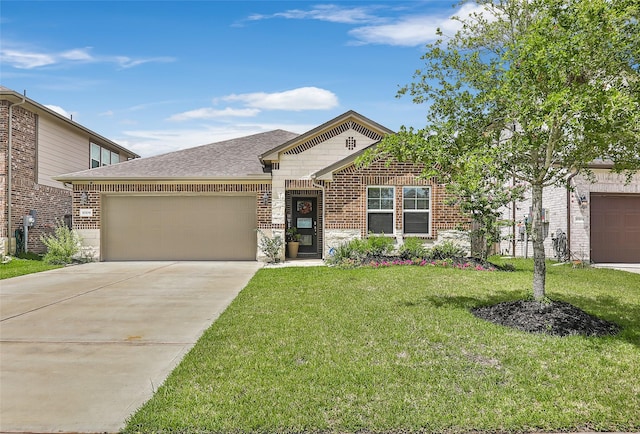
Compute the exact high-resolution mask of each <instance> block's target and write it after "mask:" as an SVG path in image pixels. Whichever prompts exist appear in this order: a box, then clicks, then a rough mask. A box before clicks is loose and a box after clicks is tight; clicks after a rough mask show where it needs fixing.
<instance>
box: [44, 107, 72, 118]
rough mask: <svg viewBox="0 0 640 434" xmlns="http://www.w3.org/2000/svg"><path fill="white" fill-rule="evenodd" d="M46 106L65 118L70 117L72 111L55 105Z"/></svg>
mask: <svg viewBox="0 0 640 434" xmlns="http://www.w3.org/2000/svg"><path fill="white" fill-rule="evenodd" d="M45 107H46V108H48V109H49V110H53V111H54V112H56V113H58V114H59V115H62V116H64V117H65V118H69V119H71V116H72V114H73V113H70V112H68V111H66V110H65V109H63V108H62V107H60V106H57V105H45Z"/></svg>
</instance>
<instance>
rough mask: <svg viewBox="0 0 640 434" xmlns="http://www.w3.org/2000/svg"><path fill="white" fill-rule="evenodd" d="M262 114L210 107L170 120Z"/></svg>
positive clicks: (251, 110)
mask: <svg viewBox="0 0 640 434" xmlns="http://www.w3.org/2000/svg"><path fill="white" fill-rule="evenodd" d="M258 113H260V110H258V109H250V108H246V109H233V108H230V107H227V108H225V109H222V110H216V109H213V108H210V107H204V108H199V109H195V110H189V111H186V112H182V113H177V114H175V115H173V116H171V117H169V119H168V120H170V121H188V120H195V119H218V118H227V117H253V116H256V115H257V114H258Z"/></svg>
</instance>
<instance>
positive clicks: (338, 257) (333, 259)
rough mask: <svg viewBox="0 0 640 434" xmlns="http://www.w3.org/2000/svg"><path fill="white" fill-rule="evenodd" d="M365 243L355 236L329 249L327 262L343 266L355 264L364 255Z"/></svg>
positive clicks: (357, 263)
mask: <svg viewBox="0 0 640 434" xmlns="http://www.w3.org/2000/svg"><path fill="white" fill-rule="evenodd" d="M365 255H366V253H365V243H364V242H363V240H361V239H359V238H356V239H354V240H351V241H348V242H346V243H342V244H340V245H339V246H337V247H334V248H332V249H331V254H330V256H329V257H328V258H327V261H326V262H327V264H329V265H338V266H344V267H350V266H357V265H359V263H360V261H362V259H363V258H364V257H365Z"/></svg>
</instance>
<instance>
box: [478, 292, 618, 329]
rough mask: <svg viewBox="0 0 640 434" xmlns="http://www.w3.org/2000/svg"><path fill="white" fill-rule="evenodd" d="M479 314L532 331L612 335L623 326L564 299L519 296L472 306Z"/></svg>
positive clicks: (505, 324)
mask: <svg viewBox="0 0 640 434" xmlns="http://www.w3.org/2000/svg"><path fill="white" fill-rule="evenodd" d="M471 313H473V314H474V315H475V316H477V317H478V318H482V319H485V320H487V321H491V322H492V323H495V324H500V325H504V326H507V327H513V328H515V329H518V330H522V331H525V332H530V333H544V334H548V335H555V336H569V335H582V336H611V335H615V334H617V333H618V332H619V331H620V327H619V326H618V325H617V324H614V323H612V322H609V321H605V320H603V319H601V318H598V317H595V316H593V315H590V314H588V313H586V312H585V311H583V310H581V309H579V308H577V307H575V306H573V305H571V304H569V303H565V302H563V301H549V302H538V301H534V300H519V301H509V302H504V303H498V304H495V305H493V306H484V307H478V308H475V309H472V310H471Z"/></svg>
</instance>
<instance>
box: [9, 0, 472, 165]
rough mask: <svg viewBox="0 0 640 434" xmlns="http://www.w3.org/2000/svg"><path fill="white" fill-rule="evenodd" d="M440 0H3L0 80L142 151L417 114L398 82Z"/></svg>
mask: <svg viewBox="0 0 640 434" xmlns="http://www.w3.org/2000/svg"><path fill="white" fill-rule="evenodd" d="M454 4H455V2H453V1H445V0H442V1H437V0H434V1H407V2H405V1H396V0H387V1H334V2H322V1H288V2H287V1H269V0H262V1H212V0H209V1H206V0H200V1H38V2H36V1H24V0H23V1H12V0H3V1H2V5H1V6H0V25H1V30H0V32H1V33H0V37H1V44H0V52H1V53H0V54H1V58H0V68H1V69H0V84H2V85H3V86H6V87H8V88H10V89H13V90H16V91H18V92H23V91H24V90H26V92H27V96H28V97H29V98H32V99H34V100H35V101H37V102H39V103H41V104H43V105H46V106H48V107H50V108H52V109H54V110H56V111H58V112H60V113H63V114H65V115H67V116H71V115H73V120H74V121H76V122H79V123H80V124H82V125H84V126H85V127H87V128H89V129H91V130H93V131H95V132H97V133H99V134H101V135H103V136H105V137H107V138H109V139H111V140H113V141H115V142H116V143H119V144H121V145H123V146H125V147H127V148H129V149H132V150H133V151H135V152H137V153H139V154H140V155H142V156H151V155H155V154H159V153H165V152H169V151H174V150H178V149H184V148H188V147H192V146H197V145H202V144H206V143H212V142H217V141H221V140H227V139H230V138H234V137H241V136H245V135H249V134H254V133H259V132H264V131H270V130H273V129H285V130H288V131H293V132H297V133H303V132H305V131H308V130H309V129H311V128H314V127H316V126H318V125H320V124H322V123H324V122H326V121H328V120H330V119H332V118H333V117H335V116H337V115H339V114H341V113H344V112H345V111H347V110H355V111H357V112H359V113H361V114H362V115H364V116H367V117H369V118H371V119H372V120H374V121H376V122H378V123H380V124H382V125H384V126H386V127H388V128H391V129H392V130H397V129H398V128H399V127H400V126H401V125H407V126H414V127H424V119H425V110H426V107H424V106H420V105H416V104H413V103H412V102H411V98H410V97H408V96H405V97H403V98H400V99H397V98H396V93H397V90H398V88H399V86H401V85H405V84H408V83H410V82H412V80H413V78H412V76H413V73H414V72H415V71H416V69H419V68H420V67H421V65H422V63H421V60H420V56H421V55H422V54H423V53H424V45H425V44H426V43H428V42H431V41H433V39H434V37H435V30H436V28H437V27H441V28H443V29H444V30H445V33H447V32H448V33H449V34H453V32H454V31H455V26H454V25H453V22H452V21H451V20H450V19H449V18H450V17H451V15H454V14H458V15H465V14H466V13H467V12H468V11H469V10H470V9H471V8H472V6H469V5H466V6H463V9H462V10H461V9H460V8H456V7H453V6H454Z"/></svg>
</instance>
